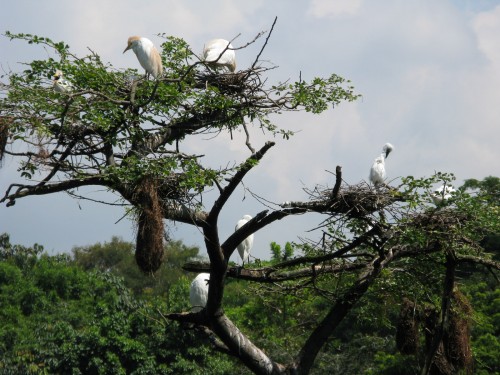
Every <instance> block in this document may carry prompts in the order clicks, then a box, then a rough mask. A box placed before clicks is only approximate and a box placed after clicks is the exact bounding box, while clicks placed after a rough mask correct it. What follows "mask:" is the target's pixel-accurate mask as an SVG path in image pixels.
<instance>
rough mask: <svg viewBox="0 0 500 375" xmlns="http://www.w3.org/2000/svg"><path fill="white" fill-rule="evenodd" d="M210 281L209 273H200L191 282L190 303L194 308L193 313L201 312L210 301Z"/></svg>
mask: <svg viewBox="0 0 500 375" xmlns="http://www.w3.org/2000/svg"><path fill="white" fill-rule="evenodd" d="M209 281H210V274H209V273H200V274H198V276H196V277H195V278H194V280H193V281H192V282H191V288H190V289H189V302H191V306H192V307H193V308H192V309H191V310H192V311H193V312H198V311H201V310H203V309H204V308H205V306H206V304H207V299H208V283H209Z"/></svg>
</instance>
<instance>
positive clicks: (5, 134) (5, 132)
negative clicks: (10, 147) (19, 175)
mask: <svg viewBox="0 0 500 375" xmlns="http://www.w3.org/2000/svg"><path fill="white" fill-rule="evenodd" d="M11 122H12V119H11V118H10V117H3V116H2V117H0V166H1V165H2V160H3V155H4V153H5V147H6V146H7V141H8V139H9V125H10V123H11Z"/></svg>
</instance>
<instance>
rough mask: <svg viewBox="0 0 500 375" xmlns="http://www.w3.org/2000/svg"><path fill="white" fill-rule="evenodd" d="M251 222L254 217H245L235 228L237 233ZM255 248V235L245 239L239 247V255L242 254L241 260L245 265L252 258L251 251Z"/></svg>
mask: <svg viewBox="0 0 500 375" xmlns="http://www.w3.org/2000/svg"><path fill="white" fill-rule="evenodd" d="M250 220H252V217H251V216H250V215H244V216H243V217H242V218H241V220H239V221H238V223H237V224H236V227H235V228H234V230H235V231H237V230H238V229H240V228H241V227H242V226H243V225H245V224H246V223H248V222H249V221H250ZM252 246H253V234H251V235H250V236H248V237H247V238H245V239H244V240H243V241H242V242H241V243H240V244H239V245H238V253H240V257H241V260H242V261H243V264H245V262H247V263H248V261H249V258H250V250H251V249H252Z"/></svg>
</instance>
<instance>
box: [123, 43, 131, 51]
mask: <svg viewBox="0 0 500 375" xmlns="http://www.w3.org/2000/svg"><path fill="white" fill-rule="evenodd" d="M130 47H132V44H129V45H128V46H127V48H125V49H124V50H123V53H125V52H127V51H128V50H129V49H130Z"/></svg>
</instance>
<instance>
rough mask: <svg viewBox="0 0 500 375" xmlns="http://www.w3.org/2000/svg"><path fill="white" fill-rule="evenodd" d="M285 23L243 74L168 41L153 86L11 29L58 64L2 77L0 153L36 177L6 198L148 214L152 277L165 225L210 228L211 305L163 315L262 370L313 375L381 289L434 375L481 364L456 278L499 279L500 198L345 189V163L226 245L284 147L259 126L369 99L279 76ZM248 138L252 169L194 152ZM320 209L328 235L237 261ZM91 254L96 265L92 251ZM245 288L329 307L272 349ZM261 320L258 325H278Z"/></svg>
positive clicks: (143, 227)
mask: <svg viewBox="0 0 500 375" xmlns="http://www.w3.org/2000/svg"><path fill="white" fill-rule="evenodd" d="M273 27H274V24H273ZM273 27H272V28H271V31H270V32H269V33H267V34H259V35H258V37H257V38H256V40H259V38H260V40H262V39H263V38H265V40H264V42H263V46H262V49H261V51H260V52H259V54H258V55H257V56H256V58H255V61H254V62H253V64H252V65H251V66H249V67H248V68H246V69H240V70H236V71H235V72H234V73H232V72H231V73H226V72H224V71H221V70H217V69H215V70H214V69H213V68H212V67H211V66H208V65H206V64H205V63H204V62H203V61H201V60H200V59H199V58H198V57H197V56H196V55H195V54H194V53H193V52H192V51H191V49H190V47H189V46H188V45H187V43H186V42H185V41H184V40H182V39H180V38H176V37H169V36H165V35H164V36H163V37H164V43H163V44H162V45H161V57H162V61H163V65H164V67H165V69H164V71H163V74H162V75H161V76H160V77H159V78H158V79H154V80H153V79H148V77H144V76H142V75H141V74H140V73H138V72H137V71H135V70H131V69H128V70H118V69H115V68H114V67H113V66H112V65H111V64H110V63H104V62H103V61H102V60H101V58H100V57H99V56H98V55H97V54H96V53H94V52H92V51H91V53H90V54H89V55H87V56H83V57H79V56H76V55H75V54H73V53H72V52H71V50H70V48H69V46H67V45H66V44H65V43H64V42H59V43H56V42H53V41H52V40H50V39H48V38H42V37H38V36H35V35H29V34H12V33H7V34H6V36H7V37H9V38H11V39H15V40H24V41H26V42H28V43H29V44H35V45H43V46H44V47H45V48H47V49H48V50H49V51H51V52H52V53H53V54H54V57H49V58H47V59H45V60H35V61H32V62H29V63H27V64H26V69H25V70H24V71H22V72H20V73H18V72H9V74H8V82H7V83H2V86H1V90H2V91H1V94H0V116H2V122H1V124H2V132H1V133H2V134H3V135H2V138H1V139H2V142H0V145H1V146H2V153H4V154H6V155H11V156H12V157H14V158H15V159H17V160H18V162H19V165H20V167H19V173H20V176H21V177H24V178H25V179H26V182H24V183H13V184H11V185H10V186H9V188H8V189H7V191H6V192H5V194H4V196H3V197H2V198H1V199H0V203H4V202H5V203H6V206H11V205H13V204H15V202H16V200H18V199H22V198H24V197H27V196H33V195H45V194H53V193H58V192H63V191H67V192H70V193H72V194H74V195H78V194H77V192H76V190H75V189H77V188H79V187H82V186H90V185H98V186H103V187H105V188H107V189H109V190H111V191H113V192H116V193H117V194H119V196H120V197H121V198H122V200H123V203H124V205H126V206H127V207H128V209H129V210H130V213H131V214H133V215H135V216H134V217H135V219H136V220H137V226H138V228H137V241H136V244H135V260H136V262H137V264H138V266H139V268H140V269H141V270H142V271H144V272H145V273H148V274H152V273H154V272H156V271H158V270H159V269H160V268H161V265H162V262H163V261H165V262H167V263H168V261H169V260H168V257H166V259H165V246H164V245H165V236H164V222H163V220H172V221H176V222H180V223H184V224H186V225H193V226H196V227H198V228H199V229H200V234H201V235H202V236H203V239H204V244H205V247H206V251H207V254H208V258H209V259H208V262H201V263H200V262H190V263H187V264H186V265H185V267H184V268H185V269H186V270H188V271H192V272H201V271H208V272H210V282H209V292H208V301H207V304H206V307H205V308H204V309H203V310H202V311H200V312H191V311H188V310H187V309H184V311H179V309H177V310H176V309H175V306H174V307H172V309H171V310H170V309H169V311H163V312H162V315H163V316H165V317H167V318H168V319H170V320H173V321H178V322H180V323H182V324H183V325H189V326H195V327H197V328H198V329H199V330H198V334H199V335H201V336H205V337H206V338H209V339H210V341H211V342H212V345H213V348H214V350H217V351H219V352H223V353H226V354H228V355H230V356H232V357H235V358H237V359H238V360H239V361H241V363H243V364H244V365H245V366H247V367H248V368H249V369H250V370H251V371H253V372H255V373H260V374H284V373H290V374H306V373H309V372H310V371H311V369H312V368H313V366H314V363H315V361H316V360H317V358H318V355H319V354H320V351H321V350H322V349H324V348H325V345H327V344H328V343H330V342H331V340H332V338H333V337H335V336H336V335H339V334H341V332H340V330H341V327H342V323H343V322H345V321H346V317H348V316H349V314H350V313H352V311H353V309H354V308H355V307H356V306H359V304H362V303H363V301H365V299H366V298H369V296H371V295H373V296H376V297H377V299H378V300H379V301H380V304H379V306H377V308H380V306H383V305H384V304H385V303H386V302H385V301H386V300H392V301H393V302H394V303H399V304H400V305H401V308H402V310H401V321H402V322H403V323H404V324H402V328H401V331H400V332H399V336H398V338H399V339H398V340H399V341H398V342H399V343H400V344H401V348H400V349H401V351H402V352H404V353H405V354H412V355H416V356H418V358H419V361H420V362H419V363H420V365H421V366H420V367H421V368H422V372H421V373H422V374H427V373H447V372H446V371H448V372H449V371H454V370H457V369H464V371H469V370H470V365H471V355H470V346H469V343H468V340H467V339H466V338H467V337H468V336H469V335H468V333H469V329H468V327H469V322H468V320H467V319H464V318H463V316H464V315H467V312H468V311H469V310H468V308H469V305H468V303H467V301H466V299H465V297H462V294H461V293H460V291H459V290H458V289H457V282H456V278H457V276H456V275H457V272H458V271H460V267H461V266H462V265H463V264H469V263H471V264H474V265H479V267H481V268H480V269H489V270H491V272H498V270H500V264H499V263H498V262H496V261H494V260H493V259H492V257H491V255H490V254H488V253H486V252H485V251H484V248H483V246H482V242H481V241H483V240H484V238H485V237H486V236H487V235H489V234H492V233H498V232H500V230H499V229H500V225H499V215H498V204H497V203H498V202H496V203H495V202H492V201H491V200H489V199H483V198H484V197H483V196H482V195H481V194H469V193H468V192H467V191H466V189H464V190H463V191H460V192H457V193H454V194H453V195H452V197H451V198H450V199H447V200H445V201H443V202H441V204H438V205H437V206H436V205H435V204H433V203H432V199H431V197H430V196H429V193H428V190H429V189H430V188H431V186H432V185H433V184H436V183H448V184H449V183H451V182H452V181H453V180H454V177H453V175H450V174H446V173H437V174H435V175H434V176H431V177H428V178H414V177H412V176H408V177H403V178H401V182H400V183H399V185H398V186H388V185H385V184H382V185H378V186H377V187H376V188H373V187H372V186H370V185H368V184H367V183H365V182H360V183H359V184H356V185H347V184H345V183H343V182H342V170H341V167H340V166H338V167H337V168H336V173H335V178H336V180H335V182H334V184H333V186H332V187H329V186H314V185H313V186H310V187H309V196H310V199H309V200H308V201H304V202H293V201H289V200H287V197H284V203H282V204H274V205H273V208H270V209H268V210H264V211H261V212H259V213H257V214H255V215H254V218H253V219H252V220H250V221H249V222H248V223H247V224H245V225H244V226H242V227H241V228H240V229H238V230H237V231H235V232H234V233H233V234H231V235H230V236H229V237H228V238H226V239H222V238H220V233H219V225H218V224H219V215H220V213H221V211H222V210H223V209H224V208H225V205H226V203H227V201H228V200H229V198H230V197H231V195H232V193H233V192H234V191H235V189H236V187H237V186H238V185H239V184H240V183H241V182H242V181H243V180H244V178H245V176H246V175H247V173H249V172H250V171H252V170H254V169H255V170H258V165H259V163H260V162H261V160H263V158H264V156H265V155H266V154H267V153H268V152H269V151H270V150H271V149H272V148H273V146H274V145H275V143H274V142H272V141H268V142H266V143H264V144H260V145H255V144H254V142H253V141H252V140H253V138H252V134H253V133H252V131H254V130H255V129H257V130H258V131H262V132H263V133H264V134H267V135H269V136H276V135H281V136H283V137H285V138H287V137H290V136H291V135H292V133H291V132H290V131H288V130H287V129H286V128H284V127H282V126H278V125H277V123H275V122H278V121H277V120H276V119H279V116H275V115H279V114H281V113H283V112H286V111H292V112H293V111H307V112H312V113H321V112H323V111H325V110H327V109H329V108H331V107H332V106H335V105H337V104H339V103H341V102H343V101H353V100H356V99H357V98H358V97H359V95H357V94H355V93H354V91H353V87H351V86H350V82H349V81H347V80H345V79H344V78H342V77H340V76H338V75H336V74H332V75H331V76H330V77H327V78H314V79H313V80H311V81H310V82H305V81H302V80H299V81H298V82H290V81H287V82H277V83H269V80H268V77H267V74H268V72H269V70H270V69H273V67H269V66H266V64H265V63H263V62H262V61H260V56H261V54H262V53H263V51H264V48H265V47H266V45H267V40H268V38H269V37H270V36H271V32H272V29H273ZM253 42H255V41H251V42H250V43H253ZM244 47H245V46H242V47H241V48H244ZM56 70H61V71H62V72H64V76H65V77H66V79H68V80H69V81H70V82H71V84H72V87H73V88H72V90H71V91H68V92H62V93H61V92H57V91H55V90H53V88H52V87H51V82H50V77H51V76H53V74H54V72H55V71H56ZM237 129H242V130H243V131H245V133H246V134H247V139H246V144H245V146H244V147H247V148H248V150H249V156H248V158H247V159H246V160H245V161H244V162H243V163H241V164H239V165H236V166H230V164H228V161H227V160H221V161H220V166H219V167H213V166H209V164H208V163H207V162H206V155H197V154H188V153H186V152H185V151H184V148H183V145H184V144H185V142H186V141H187V140H188V139H190V138H191V137H193V136H196V135H198V134H211V135H213V137H217V136H218V135H220V134H221V133H224V132H227V133H231V132H232V131H235V130H237ZM206 142H210V139H207V140H206ZM254 146H255V148H254ZM278 152H279V151H278ZM470 187H473V188H474V187H479V188H482V187H484V186H482V185H481V186H477V185H474V184H472V185H470ZM212 188H213V189H215V191H216V193H217V197H216V199H215V200H214V201H210V203H207V201H206V200H204V199H203V198H204V197H205V196H206V193H207V191H208V190H209V189H212ZM466 188H467V186H466ZM480 191H484V189H483V190H481V189H480ZM308 213H319V214H321V215H322V216H323V219H322V221H321V222H320V223H318V227H317V231H316V233H317V238H316V239H315V240H312V241H309V242H304V243H301V244H293V245H292V244H289V245H288V246H285V249H284V251H283V252H281V249H278V248H277V245H274V247H273V262H272V263H271V264H269V265H261V266H259V265H258V264H253V265H250V266H249V265H246V266H245V267H244V268H242V267H233V266H230V265H229V258H230V256H231V255H232V254H233V252H234V251H235V249H236V247H237V245H238V244H239V243H241V242H242V240H244V239H245V238H246V237H248V236H249V235H251V234H252V233H255V232H257V231H259V230H260V229H262V228H264V227H267V226H270V225H272V224H273V223H274V222H276V221H277V220H287V219H288V218H289V217H291V216H294V215H303V214H308ZM167 241H170V240H169V239H168V238H167ZM75 254H78V253H75ZM80 255H81V257H82V258H81V259H83V256H84V255H85V254H84V253H80ZM109 255H110V256H111V255H112V254H111V252H110V253H109ZM231 279H242V280H246V281H248V282H251V283H252V284H253V283H255V284H256V285H260V284H262V286H263V288H265V289H262V290H265V291H266V293H271V294H270V295H272V296H281V297H282V298H283V300H282V302H283V305H282V306H287V309H288V308H289V307H292V306H294V304H295V303H297V302H296V301H297V300H296V299H299V300H300V299H301V298H303V299H306V298H313V297H314V298H318V303H319V304H321V306H322V309H320V310H318V312H317V314H316V315H315V316H314V319H313V321H310V322H308V324H306V325H304V326H303V327H301V329H300V330H299V331H300V333H299V332H297V334H300V335H301V337H302V338H303V340H302V341H301V342H300V343H296V345H294V346H292V347H290V348H289V349H288V352H287V353H286V354H283V353H282V354H281V355H277V356H272V355H270V354H268V353H266V352H265V351H264V350H263V349H262V345H260V344H261V340H260V339H259V338H258V337H254V336H253V335H252V328H251V327H252V326H251V325H249V326H247V328H248V329H247V330H243V329H240V328H239V326H238V325H237V324H236V323H235V322H234V321H233V319H231V317H230V316H229V315H228V314H227V313H226V312H225V309H224V306H225V304H226V302H225V299H224V296H225V291H226V286H227V285H229V283H230V280H231ZM267 298H269V297H267ZM267 298H265V299H267ZM319 301H321V302H319ZM283 308H284V307H283ZM181 309H183V308H182V307H181ZM278 309H279V310H280V311H281V307H278ZM409 311H415V312H418V313H415V315H411V314H409ZM373 314H376V309H374V311H373ZM249 319H250V317H249ZM253 319H254V321H255V322H256V323H257V325H258V324H259V321H260V320H261V321H266V319H273V316H272V315H271V316H267V317H265V316H263V315H259V316H255V317H253ZM421 325H422V326H423V327H424V331H425V332H427V335H426V337H425V346H424V348H423V349H420V347H419V345H417V343H418V341H419V339H418V329H419V327H420V326H421ZM240 326H241V327H243V325H242V324H241V323H240ZM453 340H454V341H453ZM450 343H452V344H450Z"/></svg>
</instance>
